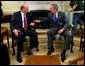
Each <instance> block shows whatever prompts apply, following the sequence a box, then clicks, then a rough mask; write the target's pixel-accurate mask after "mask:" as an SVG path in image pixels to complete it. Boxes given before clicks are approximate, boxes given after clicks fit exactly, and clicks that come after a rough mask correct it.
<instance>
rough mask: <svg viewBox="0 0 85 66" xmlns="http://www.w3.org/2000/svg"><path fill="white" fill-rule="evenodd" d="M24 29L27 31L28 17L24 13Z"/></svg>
mask: <svg viewBox="0 0 85 66" xmlns="http://www.w3.org/2000/svg"><path fill="white" fill-rule="evenodd" d="M24 31H27V19H26V15H25V14H24Z"/></svg>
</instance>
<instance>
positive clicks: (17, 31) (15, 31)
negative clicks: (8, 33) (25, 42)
mask: <svg viewBox="0 0 85 66" xmlns="http://www.w3.org/2000/svg"><path fill="white" fill-rule="evenodd" d="M13 32H14V34H15V36H16V37H18V36H19V32H20V30H17V29H15V30H14V31H13Z"/></svg>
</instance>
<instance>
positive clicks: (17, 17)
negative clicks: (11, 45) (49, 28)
mask: <svg viewBox="0 0 85 66" xmlns="http://www.w3.org/2000/svg"><path fill="white" fill-rule="evenodd" d="M33 26H35V22H34V18H33V16H32V14H31V13H30V12H28V4H23V5H22V6H21V11H19V12H16V13H14V14H13V16H12V20H11V30H12V32H13V33H14V35H15V36H16V37H17V42H18V44H17V45H18V46H17V61H18V62H22V58H21V52H22V51H23V40H24V37H25V36H26V35H27V36H29V37H30V46H29V49H28V52H27V54H28V55H33V53H32V52H31V49H32V48H34V47H36V46H37V45H38V37H37V33H36V31H35V29H34V28H31V27H33Z"/></svg>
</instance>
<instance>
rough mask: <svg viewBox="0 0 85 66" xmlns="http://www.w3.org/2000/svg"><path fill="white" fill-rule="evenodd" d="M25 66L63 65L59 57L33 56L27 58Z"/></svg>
mask: <svg viewBox="0 0 85 66" xmlns="http://www.w3.org/2000/svg"><path fill="white" fill-rule="evenodd" d="M24 65H61V63H60V60H59V55H51V56H48V55H32V56H26V57H25V61H24Z"/></svg>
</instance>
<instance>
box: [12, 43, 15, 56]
mask: <svg viewBox="0 0 85 66" xmlns="http://www.w3.org/2000/svg"><path fill="white" fill-rule="evenodd" d="M12 50H13V53H12V55H15V48H14V42H12Z"/></svg>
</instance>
